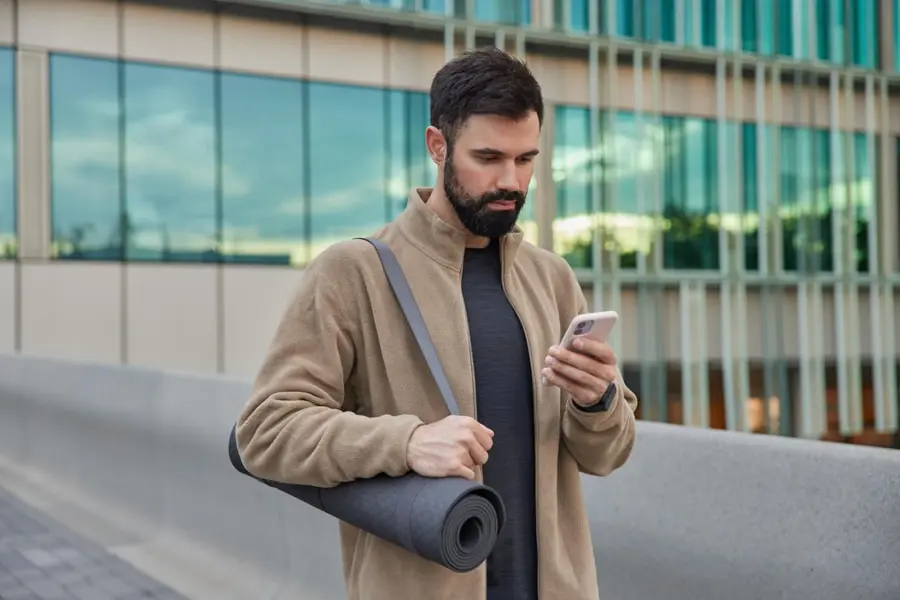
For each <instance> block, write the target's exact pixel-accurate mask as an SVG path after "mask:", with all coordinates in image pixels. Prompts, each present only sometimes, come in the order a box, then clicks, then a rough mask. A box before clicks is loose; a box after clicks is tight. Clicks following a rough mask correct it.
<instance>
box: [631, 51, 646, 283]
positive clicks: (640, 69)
mask: <svg viewBox="0 0 900 600" xmlns="http://www.w3.org/2000/svg"><path fill="white" fill-rule="evenodd" d="M632 68H633V72H634V124H635V132H636V135H637V139H638V150H637V152H636V153H635V156H634V157H633V158H634V160H635V161H636V160H637V159H638V157H639V156H640V150H641V149H642V148H643V144H644V106H643V105H644V51H643V49H642V48H640V47H639V48H636V49H635V51H634V53H633V54H632ZM635 196H636V201H637V202H636V212H637V215H638V217H639V218H644V217H646V209H645V207H644V184H643V179H642V178H640V177H635ZM637 271H638V273H646V272H647V257H646V256H645V255H644V254H643V253H641V252H638V254H637Z"/></svg>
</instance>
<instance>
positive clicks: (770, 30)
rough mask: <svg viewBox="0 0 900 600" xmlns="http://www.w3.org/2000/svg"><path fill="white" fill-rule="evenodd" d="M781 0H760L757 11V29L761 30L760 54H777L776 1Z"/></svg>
mask: <svg viewBox="0 0 900 600" xmlns="http://www.w3.org/2000/svg"><path fill="white" fill-rule="evenodd" d="M778 1H779V0H758V2H759V8H758V10H759V12H758V13H757V21H756V22H757V29H758V31H759V34H758V35H759V49H758V50H757V52H759V53H760V54H763V55H766V56H771V55H773V54H775V38H776V35H775V34H776V31H775V25H774V24H775V13H776V6H775V3H776V2H778Z"/></svg>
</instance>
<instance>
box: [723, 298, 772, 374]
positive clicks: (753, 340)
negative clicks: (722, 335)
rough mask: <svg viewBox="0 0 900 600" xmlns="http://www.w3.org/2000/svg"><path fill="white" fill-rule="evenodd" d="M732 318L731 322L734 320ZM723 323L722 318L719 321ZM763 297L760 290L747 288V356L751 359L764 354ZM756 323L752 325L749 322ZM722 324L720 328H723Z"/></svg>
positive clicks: (758, 357)
mask: <svg viewBox="0 0 900 600" xmlns="http://www.w3.org/2000/svg"><path fill="white" fill-rule="evenodd" d="M733 320H734V318H732V319H730V320H729V322H731V321H733ZM719 322H720V323H721V320H720V321H719ZM761 322H762V299H761V297H760V295H759V293H758V292H755V291H753V290H747V323H748V327H747V358H749V359H750V360H754V359H761V358H762V356H763V337H762V327H760V326H759V325H758V324H759V323H761ZM752 323H755V324H756V325H753V326H752V327H751V326H749V324H752ZM721 327H722V326H721V325H719V328H720V329H721Z"/></svg>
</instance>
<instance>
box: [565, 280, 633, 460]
mask: <svg viewBox="0 0 900 600" xmlns="http://www.w3.org/2000/svg"><path fill="white" fill-rule="evenodd" d="M568 279H569V284H568V289H569V290H570V292H569V294H567V296H568V299H572V298H574V299H575V302H571V306H570V308H569V310H563V311H561V314H563V315H564V320H563V322H564V323H565V326H568V324H569V322H570V321H571V320H572V319H573V318H575V317H576V316H577V315H579V314H581V313H584V312H586V311H587V302H586V301H585V298H584V294H583V292H582V291H581V286H580V285H579V284H578V280H577V279H576V278H575V275H574V273H572V272H571V270H569V278H568ZM613 350H615V351H616V352H617V354H618V351H617V349H616V348H613ZM616 372H617V376H616V382H615V383H616V395H615V397H614V398H613V400H612V402H611V403H610V405H609V408H608V409H607V410H605V411H599V412H590V411H587V410H583V409H581V408H579V406H578V405H577V404H576V403H575V401H574V400H572V398H571V397H570V396H569V394H567V393H565V392H563V394H562V398H563V403H564V407H563V411H562V440H563V442H564V443H565V445H566V447H567V448H568V450H569V452H570V453H571V454H572V456H573V457H574V458H575V461H576V462H577V463H578V468H579V470H580V471H581V472H583V473H587V474H590V475H598V476H606V475H609V474H610V473H612V472H613V471H615V470H616V469H618V468H619V467H621V466H622V465H624V464H625V462H626V461H627V460H628V457H629V456H630V455H631V451H632V449H633V448H634V439H635V410H636V409H637V403H638V399H637V396H636V395H635V394H634V392H633V391H631V389H630V388H628V386H627V385H626V384H625V381H624V380H623V379H622V373H621V371H620V370H618V369H616Z"/></svg>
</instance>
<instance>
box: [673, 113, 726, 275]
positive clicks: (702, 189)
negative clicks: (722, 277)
mask: <svg viewBox="0 0 900 600" xmlns="http://www.w3.org/2000/svg"><path fill="white" fill-rule="evenodd" d="M662 143H663V148H664V152H663V155H664V160H663V175H662V177H663V187H662V194H663V218H664V219H665V231H664V233H663V266H664V268H666V269H718V268H719V233H718V227H719V215H718V205H719V202H718V166H717V154H716V146H717V143H716V123H715V122H714V121H710V120H705V119H696V118H682V117H663V142H662Z"/></svg>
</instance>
